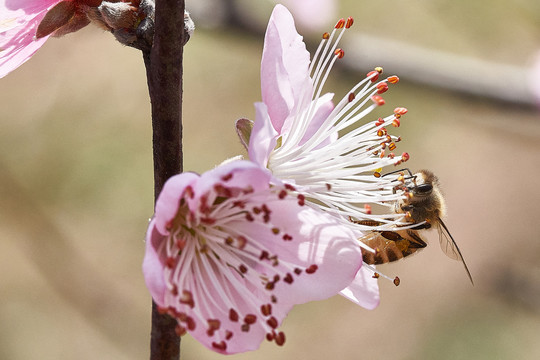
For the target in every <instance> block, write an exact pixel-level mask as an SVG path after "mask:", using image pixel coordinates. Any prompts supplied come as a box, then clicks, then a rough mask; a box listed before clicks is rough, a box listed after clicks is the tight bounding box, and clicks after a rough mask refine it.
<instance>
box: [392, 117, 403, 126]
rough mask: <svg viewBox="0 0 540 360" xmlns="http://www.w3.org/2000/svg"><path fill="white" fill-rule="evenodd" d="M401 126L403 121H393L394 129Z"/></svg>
mask: <svg viewBox="0 0 540 360" xmlns="http://www.w3.org/2000/svg"><path fill="white" fill-rule="evenodd" d="M399 125H401V121H399V119H394V120H392V126H393V127H399Z"/></svg>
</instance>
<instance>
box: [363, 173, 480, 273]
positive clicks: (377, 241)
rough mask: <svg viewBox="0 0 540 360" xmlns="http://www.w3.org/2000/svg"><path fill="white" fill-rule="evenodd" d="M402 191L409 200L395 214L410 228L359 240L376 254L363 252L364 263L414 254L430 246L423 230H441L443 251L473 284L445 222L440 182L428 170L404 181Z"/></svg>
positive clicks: (373, 233) (374, 233)
mask: <svg viewBox="0 0 540 360" xmlns="http://www.w3.org/2000/svg"><path fill="white" fill-rule="evenodd" d="M402 190H404V191H405V195H406V197H405V199H403V200H401V201H398V202H396V204H395V206H394V212H395V213H404V214H406V216H405V219H406V220H408V224H407V225H406V226H408V228H404V229H400V228H399V227H397V228H395V230H394V229H392V230H381V231H378V230H373V231H371V232H370V233H369V234H367V235H365V236H364V237H362V238H361V239H360V240H361V241H362V242H364V243H365V244H366V245H368V246H369V247H371V248H372V249H374V250H375V253H373V252H370V251H368V250H365V249H362V255H363V258H364V262H366V263H367V264H373V265H377V264H384V263H388V262H393V261H396V260H399V259H402V258H404V257H406V256H409V255H412V254H414V253H416V252H417V251H418V250H421V249H423V248H425V247H426V246H427V243H426V241H425V239H424V238H423V237H422V235H421V234H420V231H422V230H424V229H429V228H431V227H436V228H437V230H438V231H439V242H440V245H441V249H442V250H443V252H444V253H445V254H446V255H447V256H448V257H450V258H452V259H455V260H459V261H461V262H462V263H463V266H464V267H465V271H466V272H467V275H468V276H469V279H470V280H471V283H472V282H473V280H472V276H471V273H470V271H469V268H468V267H467V264H466V263H465V260H464V259H463V255H462V254H461V251H460V250H459V248H458V246H457V244H456V242H455V240H454V238H453V237H452V235H451V234H450V232H449V231H448V228H447V227H446V225H445V223H444V221H443V220H442V218H443V217H444V216H445V214H446V203H445V201H444V197H443V195H442V193H441V190H440V187H439V179H438V178H437V177H436V176H435V175H434V174H433V173H432V172H431V171H429V170H420V171H419V172H418V173H416V174H414V175H413V176H411V177H410V178H408V179H407V180H406V181H405V182H404V184H403V187H402ZM357 222H358V223H359V224H362V225H367V226H372V227H377V226H380V225H382V224H383V223H382V222H377V221H373V220H360V221H357ZM415 224H418V225H416V226H415ZM411 225H412V226H411Z"/></svg>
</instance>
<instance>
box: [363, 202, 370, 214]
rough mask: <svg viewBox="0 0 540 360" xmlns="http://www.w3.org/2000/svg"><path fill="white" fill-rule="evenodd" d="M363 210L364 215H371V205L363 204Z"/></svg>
mask: <svg viewBox="0 0 540 360" xmlns="http://www.w3.org/2000/svg"><path fill="white" fill-rule="evenodd" d="M364 210H365V212H366V214H368V215H369V214H371V205H369V204H364Z"/></svg>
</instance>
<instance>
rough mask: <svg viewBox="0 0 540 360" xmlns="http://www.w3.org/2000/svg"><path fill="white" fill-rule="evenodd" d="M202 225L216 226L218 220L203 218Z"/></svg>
mask: <svg viewBox="0 0 540 360" xmlns="http://www.w3.org/2000/svg"><path fill="white" fill-rule="evenodd" d="M201 223H203V224H205V225H214V224H215V223H216V219H212V218H208V217H206V218H201Z"/></svg>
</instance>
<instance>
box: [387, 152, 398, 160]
mask: <svg viewBox="0 0 540 360" xmlns="http://www.w3.org/2000/svg"><path fill="white" fill-rule="evenodd" d="M395 156H396V154H394V153H390V154H388V157H389V158H390V159H393V158H394V157H395Z"/></svg>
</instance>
